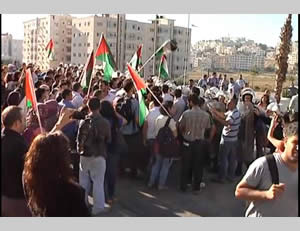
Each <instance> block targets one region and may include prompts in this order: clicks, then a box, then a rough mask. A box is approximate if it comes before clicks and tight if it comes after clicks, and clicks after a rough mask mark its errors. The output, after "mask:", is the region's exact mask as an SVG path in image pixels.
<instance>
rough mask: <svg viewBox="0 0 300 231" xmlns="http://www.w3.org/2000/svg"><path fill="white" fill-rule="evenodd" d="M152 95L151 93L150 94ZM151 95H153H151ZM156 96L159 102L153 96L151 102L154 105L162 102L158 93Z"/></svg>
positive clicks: (156, 105)
mask: <svg viewBox="0 0 300 231" xmlns="http://www.w3.org/2000/svg"><path fill="white" fill-rule="evenodd" d="M151 96H152V95H151ZM152 97H153V96H152ZM156 98H157V99H158V100H159V102H158V101H157V100H156V99H155V98H154V97H153V103H154V106H155V107H158V106H160V104H159V103H162V102H163V98H162V97H161V96H160V95H156Z"/></svg>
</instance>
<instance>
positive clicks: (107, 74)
mask: <svg viewBox="0 0 300 231" xmlns="http://www.w3.org/2000/svg"><path fill="white" fill-rule="evenodd" d="M96 59H98V60H100V61H102V62H103V65H104V80H105V81H108V82H110V80H111V78H112V73H113V72H115V71H116V64H115V61H114V59H113V56H112V54H111V52H110V49H109V46H108V45H107V43H106V40H105V38H104V35H103V34H102V35H101V38H100V43H99V47H98V49H97V51H96Z"/></svg>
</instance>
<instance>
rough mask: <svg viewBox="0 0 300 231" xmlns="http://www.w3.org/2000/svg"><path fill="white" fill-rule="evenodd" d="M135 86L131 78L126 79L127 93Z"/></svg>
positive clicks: (125, 88) (125, 87)
mask: <svg viewBox="0 0 300 231" xmlns="http://www.w3.org/2000/svg"><path fill="white" fill-rule="evenodd" d="M133 87H134V84H133V82H132V80H131V79H126V80H125V81H124V90H125V91H126V93H128V92H130V90H131V89H132V88H133Z"/></svg>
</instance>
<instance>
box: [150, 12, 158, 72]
mask: <svg viewBox="0 0 300 231" xmlns="http://www.w3.org/2000/svg"><path fill="white" fill-rule="evenodd" d="M158 18H159V16H158V15H156V16H155V24H154V45H153V50H154V52H155V51H156V47H157V45H156V37H157V24H158ZM155 71H156V57H155V56H154V59H153V73H152V74H153V75H155Z"/></svg>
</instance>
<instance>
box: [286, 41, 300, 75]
mask: <svg viewBox="0 0 300 231" xmlns="http://www.w3.org/2000/svg"><path fill="white" fill-rule="evenodd" d="M298 48H299V45H298V41H295V42H293V43H292V46H291V52H290V54H289V59H288V64H289V67H288V69H289V70H293V69H294V68H295V65H297V64H298Z"/></svg>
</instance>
